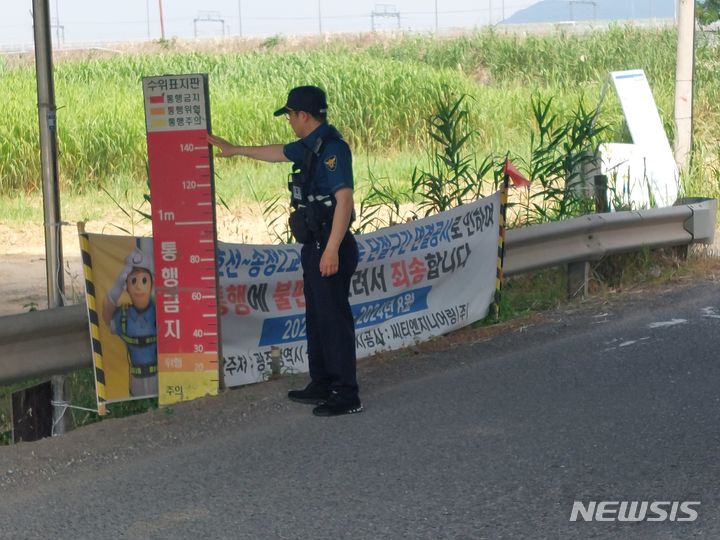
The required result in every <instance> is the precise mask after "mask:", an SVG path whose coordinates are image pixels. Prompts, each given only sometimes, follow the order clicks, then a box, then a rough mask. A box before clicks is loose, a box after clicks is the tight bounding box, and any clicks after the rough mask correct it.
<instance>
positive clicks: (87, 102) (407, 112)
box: [0, 27, 720, 196]
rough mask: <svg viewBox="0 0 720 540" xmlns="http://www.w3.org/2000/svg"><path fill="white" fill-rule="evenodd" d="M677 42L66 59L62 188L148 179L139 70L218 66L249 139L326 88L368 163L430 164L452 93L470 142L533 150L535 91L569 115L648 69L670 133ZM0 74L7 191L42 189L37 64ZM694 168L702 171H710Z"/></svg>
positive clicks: (619, 35)
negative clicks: (437, 117) (627, 75)
mask: <svg viewBox="0 0 720 540" xmlns="http://www.w3.org/2000/svg"><path fill="white" fill-rule="evenodd" d="M675 44H676V35H675V32H674V30H671V29H664V30H647V29H638V28H632V27H613V28H611V29H610V30H609V31H606V32H595V33H592V34H586V35H574V34H573V35H564V34H555V35H552V36H529V37H520V36H514V35H503V34H500V33H497V32H493V31H488V32H481V33H477V34H472V35H466V36H461V37H457V38H453V39H435V38H433V37H430V36H405V37H402V38H400V39H396V40H391V41H390V42H376V43H372V42H370V43H367V42H363V43H362V44H357V43H338V42H333V43H331V44H329V45H321V46H317V47H316V48H312V49H300V50H297V51H292V52H289V51H287V50H284V51H274V50H272V48H264V47H260V48H259V49H258V50H254V51H245V52H242V53H227V52H223V53H218V54H211V53H199V52H192V53H182V52H173V51H172V47H171V48H170V50H168V51H166V52H164V53H162V54H156V55H141V54H138V55H123V56H118V57H115V58H111V59H94V60H82V61H65V62H61V63H57V64H56V72H55V87H56V101H57V105H58V108H59V110H58V140H59V150H60V156H59V173H60V180H61V185H62V188H63V189H64V190H65V192H66V193H78V194H83V193H95V192H98V191H99V190H100V188H105V189H109V190H110V189H112V186H113V184H114V183H115V182H117V181H118V179H119V178H122V179H131V180H130V181H132V182H137V183H138V185H143V183H144V182H145V176H146V172H145V171H146V163H145V154H146V148H145V132H144V118H143V104H142V94H141V85H140V79H141V77H143V76H147V75H157V74H160V73H190V72H204V73H208V74H209V76H210V94H211V104H212V116H213V126H214V131H215V132H216V133H218V134H222V135H223V136H225V137H227V138H229V139H231V140H233V141H237V142H241V143H248V144H263V143H270V142H281V141H285V140H288V139H290V138H292V136H293V135H292V133H291V131H290V129H289V127H288V125H287V123H286V122H284V121H283V120H282V119H278V118H274V117H273V116H272V114H271V113H272V111H273V110H274V109H275V108H276V107H277V106H278V105H279V104H281V103H283V101H284V99H285V96H286V92H287V90H288V88H290V87H292V86H294V85H298V84H304V83H312V84H318V85H320V86H322V87H324V88H325V89H326V90H327V91H328V95H329V99H330V117H331V121H332V122H333V123H334V124H336V125H337V126H338V127H339V128H340V130H341V131H342V132H343V133H344V134H345V136H346V138H348V139H349V142H350V143H351V145H352V147H353V149H354V152H355V154H356V155H365V156H368V158H369V159H370V161H372V159H373V158H374V157H377V158H378V159H380V160H384V159H386V158H388V157H392V156H394V155H397V154H401V155H403V156H408V155H410V156H412V155H416V156H417V160H416V163H419V162H420V161H421V160H422V159H423V156H424V149H425V148H427V144H428V141H427V138H426V137H427V135H426V129H425V127H426V125H425V122H426V119H427V117H428V116H429V115H430V114H431V113H432V107H433V105H434V96H436V95H437V93H438V92H439V91H440V90H441V89H447V90H448V91H449V92H450V93H451V94H453V95H457V96H459V95H466V96H468V99H467V110H468V124H469V125H470V126H471V127H472V128H473V130H474V134H473V137H472V139H471V140H470V141H469V142H468V144H469V146H470V148H471V149H472V151H473V152H474V153H476V154H477V155H478V156H479V157H480V159H482V158H483V157H484V156H487V155H497V154H504V153H505V152H508V151H510V152H511V153H513V154H515V155H520V156H522V155H525V156H527V157H528V158H529V153H530V147H529V140H530V136H529V134H530V131H531V130H532V129H533V128H532V115H533V113H532V106H531V99H532V97H533V96H537V97H540V98H542V99H549V98H553V103H554V106H555V107H556V109H557V110H558V112H559V113H562V112H568V113H571V112H572V111H574V110H576V109H577V106H578V104H579V103H583V104H585V106H587V107H588V108H593V107H595V106H596V105H597V104H598V101H599V96H600V93H601V90H602V87H603V85H604V84H605V83H606V81H607V79H608V76H607V73H608V71H611V70H622V69H629V68H642V69H644V70H645V71H646V73H647V74H648V78H649V80H650V83H651V86H652V89H653V93H654V96H655V100H656V102H657V104H658V108H659V110H660V112H661V116H662V118H663V121H664V123H665V126H666V129H667V131H668V133H669V136H670V137H672V127H673V116H672V111H673V102H674V78H675V70H674V65H675ZM717 52H718V51H717V49H713V48H712V47H711V46H710V45H707V44H704V43H700V44H699V45H698V48H697V53H696V71H697V84H696V101H695V111H696V124H695V145H696V148H698V149H700V150H701V152H700V154H701V155H703V156H708V155H711V154H712V151H711V149H714V148H715V146H716V144H717V130H716V126H717V125H718V123H720V75H719V74H718V73H719V72H718V70H717V68H718V60H717V57H718V55H717ZM0 83H1V84H2V88H3V90H4V92H5V96H6V99H5V106H6V111H5V119H6V120H5V121H3V122H2V123H0V189H1V190H2V192H3V193H4V194H13V193H18V192H23V193H32V192H37V191H38V190H39V189H40V170H39V158H38V155H39V152H38V148H37V146H38V143H37V139H38V135H37V107H36V96H35V81H34V71H33V68H32V66H29V65H25V66H8V65H5V66H0ZM608 96H609V97H608V98H607V99H606V100H605V103H604V104H603V107H602V111H601V120H602V121H603V122H604V123H606V124H609V125H610V126H611V129H610V130H609V131H608V138H609V139H612V140H616V141H620V142H622V139H623V137H626V135H625V130H624V129H623V125H622V113H621V111H620V107H619V104H618V103H617V100H616V99H615V98H614V94H613V93H612V92H608ZM243 170H245V171H247V170H251V169H248V166H243ZM410 170H412V168H410ZM237 171H238V166H237V164H233V163H229V162H218V163H217V172H218V174H219V176H220V177H221V178H224V177H229V176H234V175H236V174H237ZM283 174H284V173H283ZM694 174H696V175H698V174H699V175H701V177H702V175H704V174H705V172H704V169H703V168H702V167H700V168H699V169H696V172H695V173H694ZM405 180H406V181H408V182H409V177H406V178H405ZM691 185H692V186H697V187H702V186H706V187H707V185H708V183H707V182H704V181H702V180H697V181H695V182H694V183H691ZM243 196H247V193H244V194H243Z"/></svg>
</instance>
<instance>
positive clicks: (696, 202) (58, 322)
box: [0, 199, 717, 384]
mask: <svg viewBox="0 0 720 540" xmlns="http://www.w3.org/2000/svg"><path fill="white" fill-rule="evenodd" d="M684 202H686V203H687V204H683V205H679V206H672V207H669V208H656V209H651V210H639V211H632V212H614V213H610V214H593V215H588V216H582V217H579V218H574V219H569V220H567V221H560V222H553V223H545V224H542V225H533V226H530V227H523V228H520V229H512V230H509V231H508V232H507V236H506V244H505V246H506V255H505V274H506V275H508V276H511V275H516V274H521V273H523V272H528V271H531V270H537V269H540V268H547V267H551V266H557V265H560V264H565V263H573V262H582V261H590V260H597V259H599V258H601V257H603V256H605V255H609V254H613V253H621V252H627V251H634V250H637V249H642V248H656V247H671V246H682V245H688V244H692V243H702V244H712V242H713V239H714V234H715V221H716V214H717V200H716V199H692V200H685V201H684ZM89 337H90V333H89V329H88V318H87V310H86V308H85V306H84V305H82V304H78V305H73V306H67V307H63V308H56V309H50V310H44V311H34V312H29V313H23V314H20V315H9V316H5V317H0V384H8V383H13V382H18V381H22V380H26V379H29V378H33V377H45V376H48V375H54V374H59V373H64V372H68V371H72V370H75V369H80V368H85V367H91V366H92V357H91V351H90V339H89Z"/></svg>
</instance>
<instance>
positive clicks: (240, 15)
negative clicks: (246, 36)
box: [238, 0, 242, 37]
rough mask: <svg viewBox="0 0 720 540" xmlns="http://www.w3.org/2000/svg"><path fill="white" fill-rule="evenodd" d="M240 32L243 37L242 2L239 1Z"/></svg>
mask: <svg viewBox="0 0 720 540" xmlns="http://www.w3.org/2000/svg"><path fill="white" fill-rule="evenodd" d="M238 32H239V35H240V37H242V0H238Z"/></svg>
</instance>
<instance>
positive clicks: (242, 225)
mask: <svg viewBox="0 0 720 540" xmlns="http://www.w3.org/2000/svg"><path fill="white" fill-rule="evenodd" d="M282 221H283V220H282V216H278V228H277V231H274V230H273V229H271V228H269V227H268V224H267V223H266V221H265V219H263V216H262V212H261V211H260V210H259V208H256V207H255V206H253V205H248V206H243V207H238V208H233V209H231V210H227V209H222V210H218V217H217V222H218V240H220V241H223V242H236V243H248V244H269V243H275V242H276V240H275V234H276V233H277V234H281V228H282ZM121 227H122V229H125V230H126V231H128V232H132V233H133V234H134V235H135V236H151V235H152V226H151V225H150V223H134V224H130V223H127V218H123V216H119V215H118V216H108V218H107V221H90V222H87V223H86V225H85V230H86V231H87V232H91V233H102V234H114V235H127V234H128V232H124V231H123V230H122V229H121ZM61 230H62V252H63V280H64V284H65V296H66V303H68V304H74V303H79V302H83V301H84V278H83V269H82V262H81V258H80V242H79V240H78V232H77V225H76V224H75V223H64V224H63V226H62V229H61ZM0 246H2V253H0V316H2V315H12V314H17V313H22V312H25V311H28V310H30V309H31V308H33V307H35V308H37V309H45V308H46V307H47V279H46V266H47V263H46V258H45V235H44V231H43V227H42V225H41V224H37V223H16V222H7V221H0Z"/></svg>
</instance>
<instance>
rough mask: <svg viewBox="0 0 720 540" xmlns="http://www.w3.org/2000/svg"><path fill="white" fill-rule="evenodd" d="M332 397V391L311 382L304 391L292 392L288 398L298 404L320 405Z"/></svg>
mask: <svg viewBox="0 0 720 540" xmlns="http://www.w3.org/2000/svg"><path fill="white" fill-rule="evenodd" d="M329 397H330V389H329V388H328V387H327V386H323V385H320V384H317V383H314V382H310V384H308V385H307V386H306V387H305V388H304V389H303V390H290V391H289V392H288V398H290V399H291V400H292V401H297V402H298V403H307V404H308V405H320V404H322V403H324V402H325V401H326V400H327V399H328V398H329Z"/></svg>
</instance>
